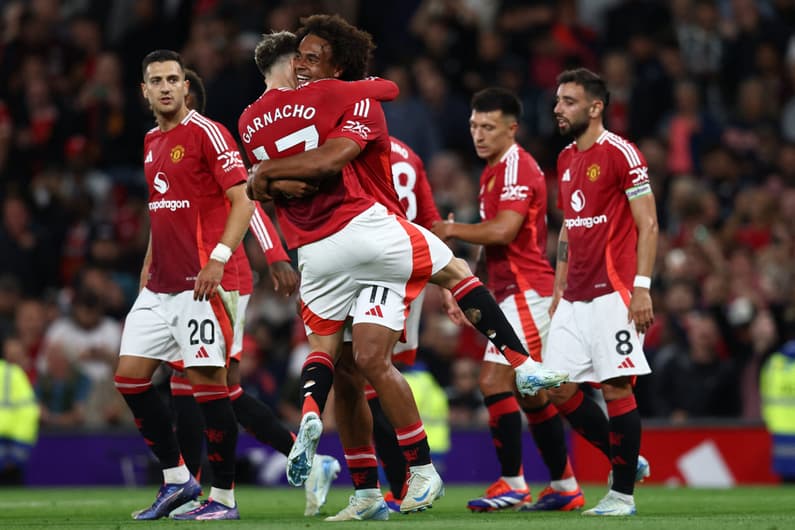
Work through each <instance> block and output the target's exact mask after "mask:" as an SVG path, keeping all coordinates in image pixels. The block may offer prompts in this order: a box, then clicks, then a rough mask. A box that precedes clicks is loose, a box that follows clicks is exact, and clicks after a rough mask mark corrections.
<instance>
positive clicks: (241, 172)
mask: <svg viewBox="0 0 795 530" xmlns="http://www.w3.org/2000/svg"><path fill="white" fill-rule="evenodd" d="M195 121H196V124H197V125H198V127H199V130H200V131H202V150H203V152H204V156H205V159H206V160H207V165H208V167H209V168H210V171H211V172H212V174H213V177H214V178H215V180H216V181H217V182H218V184H219V185H220V186H221V188H222V189H223V190H227V189H229V188H231V187H232V186H234V185H236V184H240V183H241V182H245V181H246V179H247V178H248V174H247V172H246V166H245V164H243V158H242V157H241V156H240V151H238V149H237V144H236V143H235V140H234V139H233V138H232V135H231V134H230V133H229V131H228V130H227V129H226V127H224V126H223V125H221V124H220V123H216V122H214V121H212V120H209V119H207V118H205V117H204V116H200V115H199V116H197V117H196V118H195Z"/></svg>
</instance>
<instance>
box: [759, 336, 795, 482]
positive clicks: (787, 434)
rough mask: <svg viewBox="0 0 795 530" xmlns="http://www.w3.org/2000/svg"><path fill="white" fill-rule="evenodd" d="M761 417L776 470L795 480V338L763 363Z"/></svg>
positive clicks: (786, 478) (784, 478) (787, 480)
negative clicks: (771, 440)
mask: <svg viewBox="0 0 795 530" xmlns="http://www.w3.org/2000/svg"><path fill="white" fill-rule="evenodd" d="M759 393H760V394H761V396H762V417H763V418H764V420H765V425H767V430H768V431H769V432H770V434H771V435H772V436H773V469H774V471H775V472H776V473H778V474H779V476H781V479H782V480H784V481H786V482H795V340H790V341H787V342H785V343H784V345H783V346H782V347H781V349H780V350H779V351H777V352H776V353H774V354H772V355H771V356H770V357H769V358H768V359H767V361H765V363H764V365H763V366H762V370H761V373H760V379H759Z"/></svg>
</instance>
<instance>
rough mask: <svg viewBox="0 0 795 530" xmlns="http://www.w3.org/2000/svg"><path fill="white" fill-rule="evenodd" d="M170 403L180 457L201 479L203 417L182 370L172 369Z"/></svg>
mask: <svg viewBox="0 0 795 530" xmlns="http://www.w3.org/2000/svg"><path fill="white" fill-rule="evenodd" d="M170 387H171V405H172V407H174V413H175V416H176V422H175V427H176V432H177V440H178V441H179V448H180V450H181V451H182V458H183V459H184V460H185V465H186V466H188V470H189V471H190V474H191V475H193V476H194V477H196V480H201V466H202V454H203V453H204V434H203V433H204V418H203V417H202V413H201V408H199V404H198V403H196V399H195V398H194V397H193V387H192V386H191V384H190V381H189V380H188V377H187V375H185V372H184V371H182V370H177V369H173V372H172V373H171V380H170Z"/></svg>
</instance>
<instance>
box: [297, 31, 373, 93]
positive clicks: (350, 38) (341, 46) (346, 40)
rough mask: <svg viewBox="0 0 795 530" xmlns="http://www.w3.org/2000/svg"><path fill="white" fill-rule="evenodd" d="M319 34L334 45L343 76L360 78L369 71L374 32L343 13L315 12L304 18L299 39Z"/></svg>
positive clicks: (334, 62) (341, 77)
mask: <svg viewBox="0 0 795 530" xmlns="http://www.w3.org/2000/svg"><path fill="white" fill-rule="evenodd" d="M310 34H311V35H316V36H318V37H320V38H321V39H324V40H326V41H328V43H329V45H331V57H332V58H331V61H332V64H334V66H336V67H337V68H339V69H340V70H342V75H340V79H342V80H343V81H356V80H357V79H362V78H363V77H364V76H365V75H366V74H367V65H368V63H369V62H370V59H371V58H372V56H373V50H375V43H374V42H373V36H372V35H370V34H369V33H367V32H366V31H363V30H360V29H358V28H357V27H355V26H353V25H351V24H350V23H348V22H347V21H346V20H345V19H344V18H342V17H341V16H339V15H312V16H310V17H305V18H302V19H301V28H300V29H299V30H298V32H297V33H296V36H297V37H298V41H299V42H300V41H301V40H303V38H304V37H306V36H307V35H310Z"/></svg>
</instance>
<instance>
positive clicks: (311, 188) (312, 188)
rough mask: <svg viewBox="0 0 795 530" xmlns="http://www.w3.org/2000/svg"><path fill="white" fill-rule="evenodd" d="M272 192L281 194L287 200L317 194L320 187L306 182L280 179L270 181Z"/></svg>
mask: <svg viewBox="0 0 795 530" xmlns="http://www.w3.org/2000/svg"><path fill="white" fill-rule="evenodd" d="M270 189H271V192H279V193H281V194H282V195H284V197H286V198H287V199H293V198H298V199H300V198H303V197H308V196H309V195H314V194H315V193H317V190H318V187H317V186H316V185H315V184H313V183H311V182H307V181H304V180H293V179H280V180H271V181H270Z"/></svg>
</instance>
